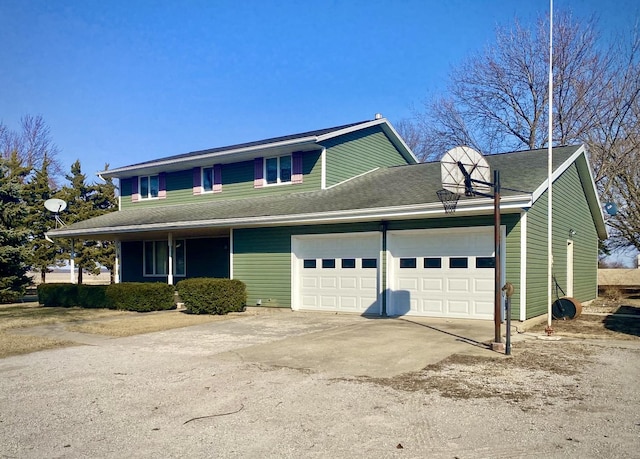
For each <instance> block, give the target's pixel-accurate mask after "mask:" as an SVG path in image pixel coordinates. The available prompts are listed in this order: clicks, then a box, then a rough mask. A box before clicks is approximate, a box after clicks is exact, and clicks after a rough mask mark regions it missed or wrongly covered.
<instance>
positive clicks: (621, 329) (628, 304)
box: [530, 297, 640, 340]
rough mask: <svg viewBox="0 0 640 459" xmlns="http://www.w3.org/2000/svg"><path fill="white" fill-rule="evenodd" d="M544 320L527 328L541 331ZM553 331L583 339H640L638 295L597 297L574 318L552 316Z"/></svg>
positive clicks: (535, 331) (544, 325) (542, 331)
mask: <svg viewBox="0 0 640 459" xmlns="http://www.w3.org/2000/svg"><path fill="white" fill-rule="evenodd" d="M545 327H546V323H544V324H539V325H536V326H535V327H533V328H531V329H530V331H531V332H533V333H544V329H545ZM552 327H553V332H554V334H556V335H558V336H566V337H572V338H585V339H587V338H588V339H621V340H638V339H640V299H639V298H637V297H629V298H624V299H622V300H619V301H614V300H610V299H608V298H599V299H597V300H596V301H594V302H593V303H591V304H590V305H588V306H585V307H584V308H583V310H582V315H581V316H580V317H578V318H577V319H575V320H554V321H553V323H552Z"/></svg>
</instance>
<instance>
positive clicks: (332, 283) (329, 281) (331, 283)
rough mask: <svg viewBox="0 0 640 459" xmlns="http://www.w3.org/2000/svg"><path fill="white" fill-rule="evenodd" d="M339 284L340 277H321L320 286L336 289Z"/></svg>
mask: <svg viewBox="0 0 640 459" xmlns="http://www.w3.org/2000/svg"><path fill="white" fill-rule="evenodd" d="M337 286H338V279H337V278H335V277H321V278H320V288H321V289H330V288H332V289H335V288H336V287H337Z"/></svg>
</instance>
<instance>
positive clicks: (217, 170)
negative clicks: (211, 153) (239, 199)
mask: <svg viewBox="0 0 640 459" xmlns="http://www.w3.org/2000/svg"><path fill="white" fill-rule="evenodd" d="M221 191H222V164H214V166H213V192H214V193H220V192H221Z"/></svg>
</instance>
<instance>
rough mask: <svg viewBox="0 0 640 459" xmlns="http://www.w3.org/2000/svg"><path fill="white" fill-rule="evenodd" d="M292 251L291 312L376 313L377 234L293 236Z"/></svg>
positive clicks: (379, 239) (377, 284)
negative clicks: (316, 310) (292, 288)
mask: <svg viewBox="0 0 640 459" xmlns="http://www.w3.org/2000/svg"><path fill="white" fill-rule="evenodd" d="M292 248H293V252H294V253H293V257H292V263H293V264H292V283H293V286H294V290H293V292H292V294H293V297H294V298H293V303H294V309H297V308H302V309H321V310H331V311H351V312H366V313H371V314H375V313H380V304H379V301H378V289H379V285H380V281H379V266H380V249H381V236H380V234H379V233H375V234H374V233H361V234H360V233H359V234H357V235H356V236H354V235H353V234H335V235H333V234H332V235H318V236H293V238H292ZM305 260H306V263H305ZM363 260H366V261H365V262H364V263H363ZM371 260H373V262H374V263H371ZM314 261H315V263H314ZM314 265H315V266H316V267H317V268H309V267H310V266H314ZM372 265H373V266H372ZM305 266H307V268H305ZM296 276H299V277H298V278H296ZM312 279H313V280H312ZM308 297H315V298H316V302H315V304H314V302H312V301H309V300H308ZM296 299H297V300H296Z"/></svg>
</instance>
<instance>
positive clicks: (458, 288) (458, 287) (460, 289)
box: [447, 278, 471, 293]
mask: <svg viewBox="0 0 640 459" xmlns="http://www.w3.org/2000/svg"><path fill="white" fill-rule="evenodd" d="M470 283H471V282H470V279H468V278H465V279H447V292H450V293H469V284H470Z"/></svg>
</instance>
